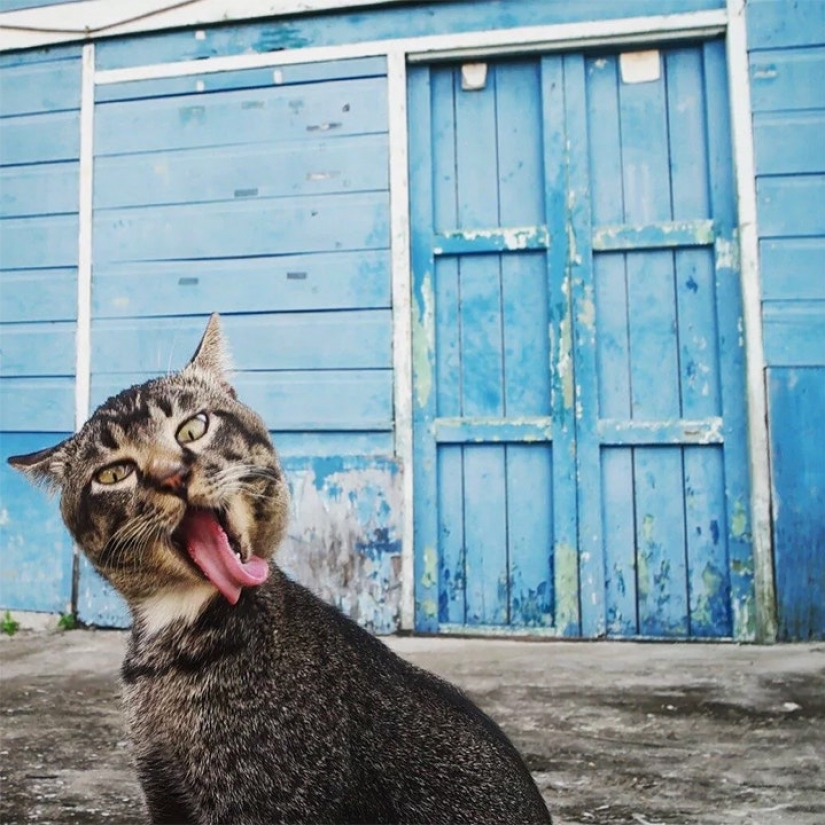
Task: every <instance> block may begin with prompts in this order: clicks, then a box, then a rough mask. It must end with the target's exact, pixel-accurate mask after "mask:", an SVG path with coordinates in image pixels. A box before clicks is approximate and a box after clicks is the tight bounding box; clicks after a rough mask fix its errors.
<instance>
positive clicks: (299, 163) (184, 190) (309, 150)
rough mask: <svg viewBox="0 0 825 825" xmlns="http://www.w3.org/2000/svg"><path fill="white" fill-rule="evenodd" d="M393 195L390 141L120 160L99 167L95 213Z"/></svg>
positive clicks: (264, 146) (372, 138) (350, 140)
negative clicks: (342, 194)
mask: <svg viewBox="0 0 825 825" xmlns="http://www.w3.org/2000/svg"><path fill="white" fill-rule="evenodd" d="M388 188H389V151H388V143H387V136H386V135H385V134H379V135H359V136H357V137H344V138H337V139H335V140H320V139H319V140H310V141H301V142H288V143H280V142H279V143H274V144H273V143H256V144H252V145H249V146H223V147H220V148H200V149H195V150H180V151H176V152H162V153H149V154H139V155H119V156H117V157H103V158H99V159H98V160H97V162H96V164H95V189H94V205H95V208H96V209H101V208H105V209H110V208H116V207H124V206H156V205H161V204H173V203H177V204H183V203H197V202H203V201H233V200H257V199H261V198H273V197H295V196H296V195H324V194H330V193H340V192H365V191H374V190H379V189H384V190H386V189H388Z"/></svg>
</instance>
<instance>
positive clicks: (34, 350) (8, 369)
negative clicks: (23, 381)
mask: <svg viewBox="0 0 825 825" xmlns="http://www.w3.org/2000/svg"><path fill="white" fill-rule="evenodd" d="M74 339H75V324H74V323H71V322H62V323H32V324H8V325H6V326H4V327H3V328H2V330H0V347H2V349H0V353H2V358H0V376H2V377H4V378H8V377H13V376H18V377H19V376H29V377H31V376H37V375H48V376H53V377H55V376H65V375H73V374H74Z"/></svg>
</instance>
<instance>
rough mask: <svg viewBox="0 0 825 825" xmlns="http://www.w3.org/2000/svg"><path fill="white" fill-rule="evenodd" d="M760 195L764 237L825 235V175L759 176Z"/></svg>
mask: <svg viewBox="0 0 825 825" xmlns="http://www.w3.org/2000/svg"><path fill="white" fill-rule="evenodd" d="M756 195H757V203H758V209H757V223H758V227H759V235H760V237H762V238H776V237H808V236H811V235H825V209H822V208H821V205H822V204H823V203H825V175H802V176H778V177H768V178H757V180H756ZM817 207H819V208H817Z"/></svg>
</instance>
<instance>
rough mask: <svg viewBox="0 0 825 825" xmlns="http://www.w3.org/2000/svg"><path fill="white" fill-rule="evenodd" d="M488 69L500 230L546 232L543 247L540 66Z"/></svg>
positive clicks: (515, 64)
mask: <svg viewBox="0 0 825 825" xmlns="http://www.w3.org/2000/svg"><path fill="white" fill-rule="evenodd" d="M491 69H492V71H493V72H494V73H495V81H494V82H495V94H496V113H497V118H496V149H497V159H498V180H499V186H498V188H499V220H498V225H499V226H502V227H507V226H535V227H536V228H538V229H540V230H543V231H544V237H545V239H546V240H545V246H546V242H547V240H549V239H547V230H546V227H545V226H544V222H545V216H544V193H543V192H542V189H541V187H540V186H537V185H536V182H537V181H539V180H540V179H541V177H542V175H543V172H544V168H543V160H542V141H541V136H542V124H541V77H540V72H539V62H538V61H537V60H529V61H526V60H519V61H514V62H499V63H497V64H496V65H495V66H494V67H493V66H491ZM471 94H472V93H471ZM542 248H544V247H542Z"/></svg>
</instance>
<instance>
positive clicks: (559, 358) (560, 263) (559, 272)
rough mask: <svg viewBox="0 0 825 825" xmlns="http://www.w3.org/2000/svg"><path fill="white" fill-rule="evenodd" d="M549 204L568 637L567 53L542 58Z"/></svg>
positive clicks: (558, 586) (556, 513)
mask: <svg viewBox="0 0 825 825" xmlns="http://www.w3.org/2000/svg"><path fill="white" fill-rule="evenodd" d="M541 93H542V127H543V129H542V132H543V134H544V203H545V207H544V208H545V214H546V221H547V227H548V231H549V233H550V237H551V239H552V240H551V243H550V248H549V250H548V252H547V278H548V294H549V305H550V309H549V316H550V325H549V326H550V330H549V332H550V336H551V341H552V345H551V355H550V371H551V387H552V396H551V403H552V411H553V462H552V466H553V578H554V592H555V598H556V601H555V626H556V629H557V630H558V631H559V633H561V634H563V635H565V636H577V635H579V633H580V610H579V559H578V552H577V536H576V523H577V521H576V463H575V461H576V459H575V439H576V422H575V415H574V409H575V403H574V386H575V376H574V375H573V339H572V312H571V304H570V277H571V276H570V272H569V269H568V263H569V262H568V258H569V257H570V256H571V255H574V254H575V251H574V250H573V249H571V245H570V243H569V238H568V233H567V229H568V224H567V159H566V153H567V144H568V133H567V129H566V127H565V115H566V110H565V86H564V58H562V57H559V56H552V57H545V58H543V59H542V61H541Z"/></svg>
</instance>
